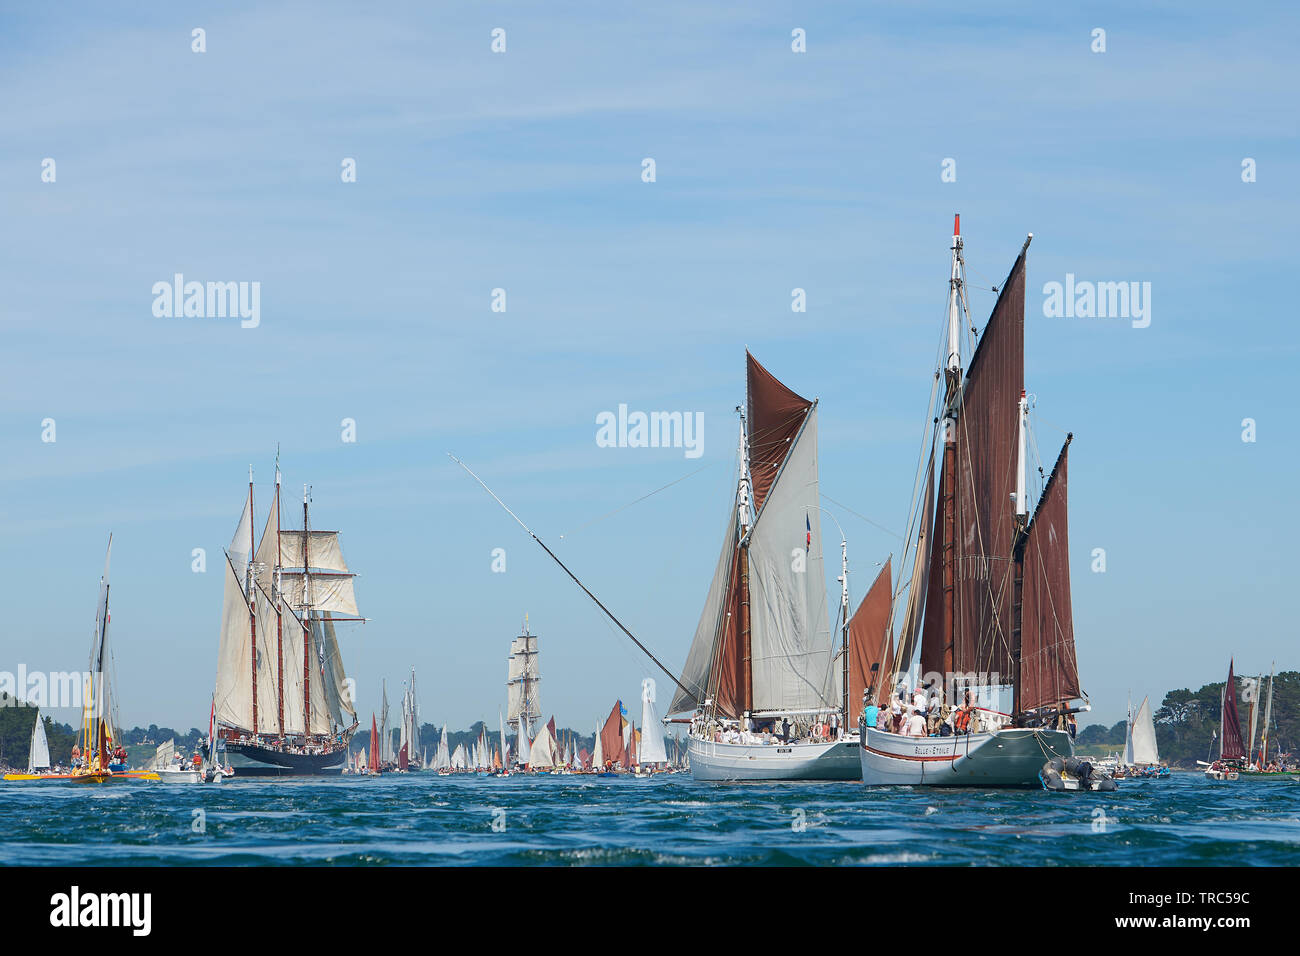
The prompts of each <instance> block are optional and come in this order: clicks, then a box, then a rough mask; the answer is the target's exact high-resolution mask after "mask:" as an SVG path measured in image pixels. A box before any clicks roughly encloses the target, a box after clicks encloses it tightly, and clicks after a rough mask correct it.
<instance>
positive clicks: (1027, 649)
mask: <svg viewBox="0 0 1300 956" xmlns="http://www.w3.org/2000/svg"><path fill="white" fill-rule="evenodd" d="M1069 451H1070V440H1069V439H1068V438H1067V439H1066V442H1065V447H1064V448H1062V449H1061V456H1060V458H1058V459H1057V460H1056V467H1055V468H1053V469H1052V474H1051V477H1050V478H1048V479H1047V485H1046V486H1045V487H1044V488H1043V496H1042V498H1040V499H1039V502H1038V509H1037V510H1036V511H1035V512H1034V519H1033V521H1031V522H1030V524H1029V530H1028V532H1027V536H1026V538H1025V552H1024V587H1023V590H1022V598H1021V612H1020V709H1021V710H1022V711H1024V710H1035V709H1037V708H1039V707H1054V706H1056V705H1057V704H1059V703H1060V702H1061V701H1068V700H1071V699H1073V698H1077V697H1079V696H1080V693H1079V666H1078V663H1077V659H1076V657H1075V653H1074V616H1073V613H1072V611H1071V605H1070V535H1069V522H1068V520H1067V506H1068V499H1069V494H1068V491H1069V474H1068V470H1069V469H1068V466H1069Z"/></svg>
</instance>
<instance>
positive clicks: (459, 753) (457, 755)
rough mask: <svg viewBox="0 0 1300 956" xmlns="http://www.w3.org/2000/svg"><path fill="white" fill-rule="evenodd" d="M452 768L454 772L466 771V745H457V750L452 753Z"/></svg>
mask: <svg viewBox="0 0 1300 956" xmlns="http://www.w3.org/2000/svg"><path fill="white" fill-rule="evenodd" d="M451 766H452V769H453V770H465V769H466V760H465V745H464V744H457V745H456V749H455V750H454V751H453V752H452V755H451Z"/></svg>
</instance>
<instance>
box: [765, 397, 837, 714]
mask: <svg viewBox="0 0 1300 956" xmlns="http://www.w3.org/2000/svg"><path fill="white" fill-rule="evenodd" d="M819 509H820V500H819V498H818V486H817V407H816V406H815V405H814V406H813V407H812V409H810V410H809V412H808V417H807V418H806V419H805V421H804V426H803V430H802V431H801V432H800V434H799V437H798V438H797V439H796V441H795V445H794V448H792V449H791V450H790V454H789V456H788V458H787V459H786V461H785V464H784V466H783V467H782V469H781V471H780V473H779V474H778V475H777V478H776V481H775V482H774V483H773V485H772V488H771V490H770V491H769V492H768V495H767V498H766V500H765V501H764V502H763V507H762V510H761V511H760V512H759V515H758V518H757V519H756V521H755V524H754V528H753V531H752V532H751V536H750V545H749V588H750V602H749V603H750V612H749V621H750V634H751V645H750V646H751V659H752V661H753V663H752V673H753V698H754V709H755V710H757V711H772V710H775V711H780V710H810V709H814V708H822V707H835V706H838V705H839V697H840V688H839V682H838V681H836V680H835V673H834V668H833V667H832V666H831V646H832V641H831V630H830V623H829V619H828V616H827V610H826V575H825V571H824V568H823V562H822V549H821V524H820V521H819V517H820V514H821V512H820V510H819ZM809 529H811V534H812V545H811V547H808V548H807V550H806V551H805V546H806V542H807V535H808V533H809Z"/></svg>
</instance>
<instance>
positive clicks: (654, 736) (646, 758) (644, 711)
mask: <svg viewBox="0 0 1300 956" xmlns="http://www.w3.org/2000/svg"><path fill="white" fill-rule="evenodd" d="M654 698H655V684H654V681H651V680H644V681H642V682H641V764H642V766H647V767H656V768H657V767H658V766H659V765H660V764H666V763H667V762H668V751H667V750H666V749H665V748H664V728H663V724H661V723H659V715H658V714H656V713H655V699H654Z"/></svg>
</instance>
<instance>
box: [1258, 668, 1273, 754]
mask: <svg viewBox="0 0 1300 956" xmlns="http://www.w3.org/2000/svg"><path fill="white" fill-rule="evenodd" d="M1276 670H1277V662H1276V661H1274V662H1273V666H1272V668H1270V670H1269V672H1268V700H1267V702H1266V703H1265V704H1264V734H1263V736H1262V737H1261V738H1260V741H1259V765H1260V767H1267V766H1268V725H1269V721H1271V720H1272V719H1273V673H1274V671H1276Z"/></svg>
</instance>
